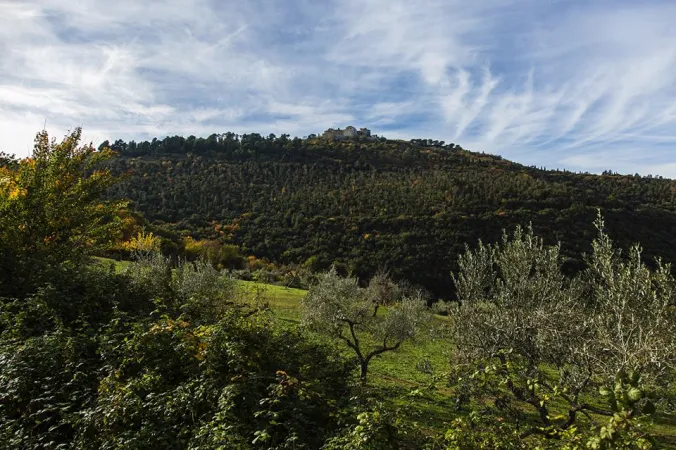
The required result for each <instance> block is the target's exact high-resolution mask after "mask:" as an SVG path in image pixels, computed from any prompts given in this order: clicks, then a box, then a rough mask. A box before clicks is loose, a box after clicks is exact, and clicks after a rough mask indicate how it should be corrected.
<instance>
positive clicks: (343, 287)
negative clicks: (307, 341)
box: [301, 269, 430, 383]
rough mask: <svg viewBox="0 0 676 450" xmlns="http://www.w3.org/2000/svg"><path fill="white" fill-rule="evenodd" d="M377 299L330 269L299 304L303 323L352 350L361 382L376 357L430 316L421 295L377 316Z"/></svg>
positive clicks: (394, 304)
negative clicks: (339, 340)
mask: <svg viewBox="0 0 676 450" xmlns="http://www.w3.org/2000/svg"><path fill="white" fill-rule="evenodd" d="M381 281H383V280H381ZM387 283H388V284H389V283H390V281H387ZM380 300H381V298H380V297H377V296H375V295H374V294H373V290H369V289H364V288H361V287H359V283H358V280H357V279H356V278H349V277H348V278H343V277H341V276H339V275H338V273H337V272H336V271H335V269H331V270H330V271H329V272H327V273H325V274H322V275H320V276H319V279H318V282H317V283H316V284H315V285H313V286H312V287H311V288H310V291H309V292H308V294H307V296H306V297H305V298H304V299H303V301H302V303H301V314H302V323H303V325H304V326H307V327H308V328H310V329H313V330H315V331H317V332H320V333H322V334H326V335H329V336H332V337H335V338H338V339H341V340H343V341H344V342H345V343H346V345H347V346H348V347H350V348H351V349H352V350H353V351H354V352H355V354H356V356H357V359H358V360H359V366H360V379H361V381H362V383H366V378H367V374H368V367H369V363H370V362H371V360H372V359H373V358H374V357H375V356H377V355H380V354H382V353H385V352H388V351H393V350H396V349H398V348H399V347H400V346H401V344H402V343H403V342H404V341H406V340H409V339H413V338H414V337H415V336H416V334H417V333H418V332H419V331H420V330H421V328H422V327H423V325H424V324H425V323H426V322H427V320H428V318H429V317H430V314H429V311H428V308H427V304H426V302H425V300H424V299H423V298H422V296H405V297H401V298H399V299H397V301H396V302H391V303H390V304H389V306H388V308H387V313H386V314H383V315H377V316H376V315H375V314H374V311H376V310H377V307H378V306H379V301H380Z"/></svg>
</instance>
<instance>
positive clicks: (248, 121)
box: [0, 0, 676, 177]
mask: <svg viewBox="0 0 676 450" xmlns="http://www.w3.org/2000/svg"><path fill="white" fill-rule="evenodd" d="M675 19H676V5H674V4H673V2H670V1H666V0H661V1H658V0H654V1H650V0H647V1H644V2H640V3H638V2H630V1H628V0H614V1H610V0H593V1H581V0H558V1H557V0H555V1H550V2H541V1H536V0H483V1H478V2H466V1H464V0H425V1H419V2H411V1H410V0H408V1H406V0H363V1H357V0H346V1H340V2H339V1H338V0H333V1H327V2H321V4H320V2H312V1H310V0H289V1H288V2H287V1H285V2H281V1H275V0H249V1H246V2H217V1H215V0H190V1H187V0H186V1H179V0H168V1H163V2H155V1H151V2H137V1H132V0H119V1H116V2H106V1H103V0H84V1H83V0H78V1H77V2H76V1H74V0H25V1H23V2H21V3H17V2H2V1H1V0H0V150H4V151H9V152H13V153H17V154H19V155H26V154H28V153H29V151H30V146H31V145H30V144H31V142H32V136H33V134H34V133H35V131H36V130H38V129H41V128H42V127H43V125H44V124H45V123H46V124H47V129H48V130H50V131H53V132H55V133H57V134H62V133H64V132H65V131H66V130H67V129H68V128H72V127H74V126H79V125H82V126H83V127H84V129H85V134H86V137H87V138H88V139H90V140H93V141H95V142H98V141H102V140H103V139H116V138H123V139H136V140H139V139H146V138H150V137H155V136H160V137H161V136H164V135H170V134H184V135H189V134H194V135H208V134H211V133H214V132H224V131H234V132H238V133H244V132H260V133H265V134H267V133H277V134H281V133H289V134H292V135H300V136H302V135H307V134H310V133H318V132H321V131H322V130H323V129H325V128H328V127H331V126H344V125H347V124H350V123H353V124H354V125H357V126H367V127H369V128H371V129H373V131H374V132H376V133H378V134H381V135H385V136H391V137H400V138H412V137H416V138H432V139H440V140H446V141H449V142H450V141H452V142H456V143H459V144H461V145H463V147H466V148H470V149H473V150H477V151H486V152H491V153H497V154H501V155H503V156H505V157H507V158H511V159H515V160H517V161H520V162H523V163H526V164H534V165H538V166H546V167H551V168H553V167H559V168H564V167H565V168H568V169H571V170H584V171H593V172H598V171H601V170H604V169H612V170H617V171H620V172H625V173H634V172H639V173H646V174H647V173H653V174H661V175H664V176H670V177H676V154H675V153H674V152H673V148H674V144H675V143H676V133H674V132H673V130H674V126H675V125H676V47H674V46H673V42H676V28H675V27H673V26H672V24H673V21H674V20H675Z"/></svg>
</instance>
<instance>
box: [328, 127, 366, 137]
mask: <svg viewBox="0 0 676 450" xmlns="http://www.w3.org/2000/svg"><path fill="white" fill-rule="evenodd" d="M322 137H324V138H326V139H336V140H342V139H356V138H367V139H369V138H371V130H369V129H368V128H360V129H359V130H357V129H356V128H355V127H353V126H352V125H350V126H348V127H346V128H345V129H344V130H341V129H340V128H338V129H335V130H334V129H333V128H329V129H328V130H326V131H325V132H324V133H323V134H322Z"/></svg>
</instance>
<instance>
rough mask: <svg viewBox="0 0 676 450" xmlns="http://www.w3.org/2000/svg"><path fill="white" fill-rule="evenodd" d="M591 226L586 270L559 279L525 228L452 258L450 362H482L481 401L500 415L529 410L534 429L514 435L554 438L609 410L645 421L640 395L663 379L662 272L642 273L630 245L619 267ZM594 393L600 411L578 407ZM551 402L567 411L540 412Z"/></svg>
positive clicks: (647, 404)
mask: <svg viewBox="0 0 676 450" xmlns="http://www.w3.org/2000/svg"><path fill="white" fill-rule="evenodd" d="M595 225H596V227H597V229H598V237H597V239H596V240H595V241H594V243H593V252H592V254H591V255H589V256H586V260H587V265H588V269H587V270H585V271H584V272H583V273H582V274H580V275H579V276H577V277H572V278H571V277H567V276H564V274H563V273H562V271H561V263H562V258H561V255H560V252H559V246H545V245H544V243H543V241H542V239H540V238H538V237H536V236H534V235H533V231H532V229H530V228H528V229H527V230H525V231H524V230H522V229H521V228H517V229H516V231H515V232H514V234H513V235H512V236H511V237H510V236H508V235H506V234H504V235H503V239H502V241H501V242H500V243H497V244H492V245H484V244H482V243H479V245H478V247H477V248H476V249H474V250H467V252H466V253H465V254H464V255H462V256H461V257H460V259H459V267H460V270H459V273H458V274H457V275H455V276H454V281H455V284H456V287H457V295H458V300H459V302H458V305H457V307H456V308H455V309H454V311H453V312H452V316H453V342H454V344H455V345H456V346H457V349H458V352H457V353H456V357H457V358H458V362H459V363H461V365H462V363H468V362H476V361H483V362H484V363H483V365H482V366H481V367H482V376H486V374H487V373H489V372H490V374H491V376H497V377H498V378H500V381H501V382H500V383H499V386H500V389H496V390H495V391H494V392H491V394H494V396H495V398H496V404H497V405H499V406H501V407H502V408H503V409H505V410H511V411H512V412H515V414H516V415H518V413H517V411H518V410H519V408H517V407H512V406H511V403H512V402H514V401H516V402H517V403H526V404H528V405H530V406H531V407H532V408H534V410H535V412H536V413H537V415H538V416H539V418H540V421H541V427H534V428H531V429H529V430H528V431H526V432H525V433H524V435H527V434H532V433H538V434H544V435H547V436H548V437H551V436H560V435H561V433H564V432H566V430H569V429H571V428H573V425H574V424H576V421H577V419H578V418H579V417H578V416H579V415H580V414H581V415H584V416H585V417H586V418H587V419H588V420H589V421H590V422H593V423H595V419H594V417H593V415H605V416H609V417H614V413H615V412H617V410H618V409H625V410H628V411H630V414H629V417H631V416H637V415H639V413H640V412H641V411H645V412H651V411H652V410H654V405H653V404H652V402H651V400H649V399H647V398H646V395H645V390H644V389H645V387H647V386H649V385H654V382H655V381H657V380H658V379H660V377H663V376H664V375H666V374H668V373H669V371H670V370H671V371H673V368H674V362H675V361H674V359H675V358H676V339H675V336H676V311H675V310H674V307H673V305H674V299H675V298H676V282H675V281H674V279H673V277H672V276H671V274H670V273H671V270H670V268H669V267H668V266H666V265H662V264H661V263H660V262H659V261H658V263H657V268H656V269H655V270H651V269H649V268H648V267H647V266H646V265H645V264H644V263H643V262H642V261H641V256H640V255H641V250H640V248H639V247H638V246H634V247H632V249H631V251H630V252H629V254H628V255H627V258H623V257H622V255H621V254H620V252H619V251H617V250H615V249H614V248H613V246H612V242H611V240H610V239H609V237H608V236H607V235H606V233H605V232H604V230H603V226H604V225H603V221H602V219H601V218H600V216H599V218H598V219H597V221H596V223H595ZM492 360H494V361H496V362H497V363H496V364H493V363H491V362H490V361H492ZM470 366H471V364H470ZM552 369H553V370H552ZM672 373H673V372H672ZM485 381H486V380H485V379H484V382H485ZM486 385H487V384H486V383H484V384H483V388H485V386H486ZM607 385H611V386H613V388H612V389H610V390H608V389H605V388H603V386H607ZM496 386H497V384H496ZM598 388H601V390H602V391H603V393H604V394H605V395H606V396H608V397H609V398H608V400H609V402H608V405H609V407H608V408H600V407H598V406H596V405H592V404H590V403H587V402H586V401H585V400H583V399H585V398H588V397H587V394H590V393H593V392H595V391H596V390H597V389H598ZM501 389H502V391H500V390H501ZM483 395H486V393H485V392H484V393H483ZM554 397H557V398H559V399H561V401H562V402H563V403H565V404H566V405H567V406H566V409H565V411H564V414H561V415H560V416H559V417H557V415H556V414H553V413H552V411H551V408H550V404H551V402H550V400H551V399H553V398H554ZM611 420H614V419H611Z"/></svg>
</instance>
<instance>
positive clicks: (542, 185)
mask: <svg viewBox="0 0 676 450" xmlns="http://www.w3.org/2000/svg"><path fill="white" fill-rule="evenodd" d="M107 145H109V146H110V147H111V148H112V149H113V150H115V151H117V152H118V154H119V157H118V158H117V159H116V160H115V161H114V162H113V168H114V170H115V171H116V172H118V173H126V174H127V177H126V179H125V181H124V182H123V183H122V184H120V185H118V186H117V187H115V188H114V189H113V190H112V191H111V192H110V195H111V196H112V197H113V198H128V199H131V200H132V201H133V204H134V206H135V208H137V209H138V210H139V211H141V212H142V213H143V214H144V215H145V216H146V217H147V218H148V219H149V220H150V221H152V222H154V223H155V224H160V225H163V226H165V227H168V228H170V229H173V230H174V231H178V232H181V233H183V234H186V235H191V236H193V237H195V238H198V239H199V238H202V239H214V238H218V239H221V240H222V241H224V242H228V243H230V244H234V245H237V246H239V247H240V248H241V251H242V254H247V255H248V254H251V255H255V256H256V257H258V258H266V259H268V260H270V261H272V262H274V263H277V264H285V265H289V264H297V265H305V266H306V267H309V268H311V269H312V270H324V269H327V268H328V267H329V266H330V265H331V264H333V263H336V264H337V265H338V267H339V268H342V269H343V270H344V271H345V272H350V273H353V274H355V275H356V276H358V277H359V278H361V279H363V280H366V279H368V278H370V277H371V276H372V275H373V274H374V273H376V272H377V271H378V270H379V269H384V270H388V271H390V273H391V274H392V276H393V277H395V278H397V279H406V280H408V281H411V282H413V283H415V284H419V285H422V286H424V287H426V288H427V289H429V290H430V291H432V292H434V293H435V294H437V295H439V296H442V297H446V298H452V297H453V293H452V289H453V284H452V282H451V277H450V273H451V271H453V270H455V269H456V268H457V266H456V261H457V256H458V255H459V254H460V253H462V252H463V251H464V248H465V245H466V244H467V243H475V242H477V240H478V239H483V240H484V241H495V240H496V239H498V238H499V236H500V234H501V230H502V229H503V228H507V229H513V227H514V226H515V225H517V224H528V223H532V224H533V227H534V229H535V231H536V232H537V233H538V234H539V235H541V236H543V237H544V239H545V241H546V242H547V243H548V244H554V243H556V242H562V243H563V248H562V253H563V255H564V256H565V257H566V258H567V260H566V264H565V269H566V270H567V271H572V272H574V271H577V270H579V269H581V268H582V267H584V263H583V262H582V261H581V259H580V256H579V255H581V254H582V253H587V252H589V251H590V247H589V243H590V242H591V239H592V237H593V236H594V229H593V227H592V226H591V224H592V222H593V219H594V217H595V216H596V213H597V209H601V211H602V212H603V214H604V216H605V218H606V222H607V225H608V228H609V229H610V230H612V231H613V233H614V236H615V237H616V239H617V242H618V243H619V244H620V245H621V246H624V247H628V246H629V245H631V244H632V243H634V242H641V243H642V245H643V248H644V256H646V257H647V260H648V261H652V259H653V258H654V257H656V256H661V257H663V258H664V259H665V260H666V261H676V245H675V244H676V213H675V207H676V202H675V199H676V182H675V181H672V180H667V179H661V178H653V177H651V176H648V177H641V176H638V175H634V176H622V175H617V174H613V173H612V172H610V171H608V172H605V173H604V175H601V176H599V175H591V174H576V173H571V172H567V171H551V170H542V169H537V168H535V167H527V166H523V165H520V164H516V163H513V162H509V161H507V160H504V159H502V158H500V157H498V156H493V155H487V154H483V153H474V152H470V151H467V150H464V149H463V148H461V147H460V146H458V145H456V144H445V143H444V142H440V141H431V140H425V139H415V140H411V141H407V142H406V141H399V140H388V139H385V138H382V137H380V138H377V139H375V140H359V139H353V140H342V141H336V140H328V139H322V138H317V137H315V136H310V137H309V138H306V139H300V138H290V137H289V136H288V135H282V136H280V137H276V136H274V135H270V136H268V137H263V136H261V135H259V134H246V135H236V134H234V133H225V134H213V135H211V136H209V137H207V138H196V137H195V136H190V137H188V138H184V137H180V136H174V137H167V138H165V139H162V140H160V139H153V140H152V141H144V142H134V141H131V142H128V143H127V142H124V141H121V140H117V141H115V142H114V143H112V144H110V143H109V142H105V143H103V144H102V147H105V146H107Z"/></svg>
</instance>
